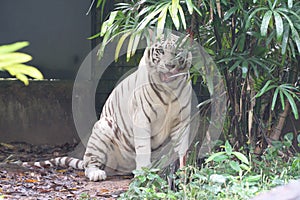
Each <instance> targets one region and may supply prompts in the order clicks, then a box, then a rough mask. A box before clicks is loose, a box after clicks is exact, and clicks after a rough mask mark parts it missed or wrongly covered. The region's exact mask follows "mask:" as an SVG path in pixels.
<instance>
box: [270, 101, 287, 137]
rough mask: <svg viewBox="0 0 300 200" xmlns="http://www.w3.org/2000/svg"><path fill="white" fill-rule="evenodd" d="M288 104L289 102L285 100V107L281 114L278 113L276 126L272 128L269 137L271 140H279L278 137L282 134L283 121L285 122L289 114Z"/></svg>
mask: <svg viewBox="0 0 300 200" xmlns="http://www.w3.org/2000/svg"><path fill="white" fill-rule="evenodd" d="M290 108H291V107H290V104H289V102H288V101H287V100H286V101H285V106H284V110H283V112H282V113H280V114H279V115H278V116H279V117H278V122H277V124H276V126H275V127H274V128H273V131H272V133H271V135H270V138H271V139H272V140H279V138H280V135H281V133H282V129H283V126H284V124H285V120H286V117H287V115H288V114H289V112H290Z"/></svg>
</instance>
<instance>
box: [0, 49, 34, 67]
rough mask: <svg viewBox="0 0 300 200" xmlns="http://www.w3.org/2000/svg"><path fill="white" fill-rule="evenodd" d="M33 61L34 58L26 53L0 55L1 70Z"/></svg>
mask: <svg viewBox="0 0 300 200" xmlns="http://www.w3.org/2000/svg"><path fill="white" fill-rule="evenodd" d="M31 59H32V57H31V56H30V55H28V54H25V53H18V52H16V53H7V54H0V70H1V68H3V67H5V66H8V65H13V64H16V63H25V62H28V61H30V60H31Z"/></svg>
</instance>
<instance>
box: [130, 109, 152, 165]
mask: <svg viewBox="0 0 300 200" xmlns="http://www.w3.org/2000/svg"><path fill="white" fill-rule="evenodd" d="M135 117H137V119H139V123H135V124H134V125H133V132H134V147H135V153H136V157H135V162H136V169H137V170H140V169H141V168H142V167H150V166H151V129H150V123H149V122H148V121H146V120H148V119H146V117H145V116H144V115H143V114H142V112H140V113H136V114H135Z"/></svg>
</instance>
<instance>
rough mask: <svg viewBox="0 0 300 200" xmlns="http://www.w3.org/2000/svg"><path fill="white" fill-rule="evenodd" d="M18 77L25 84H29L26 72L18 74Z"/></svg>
mask: <svg viewBox="0 0 300 200" xmlns="http://www.w3.org/2000/svg"><path fill="white" fill-rule="evenodd" d="M16 78H17V79H19V80H20V81H22V82H23V83H24V84H25V85H28V84H29V81H28V78H27V76H25V75H24V74H17V75H16Z"/></svg>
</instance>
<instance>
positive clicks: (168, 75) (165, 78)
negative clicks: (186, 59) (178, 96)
mask: <svg viewBox="0 0 300 200" xmlns="http://www.w3.org/2000/svg"><path fill="white" fill-rule="evenodd" d="M187 73H188V72H180V70H174V71H173V72H165V73H164V72H159V78H160V80H161V81H162V82H165V83H168V82H171V81H174V80H175V79H177V78H178V77H179V76H183V75H186V74H187Z"/></svg>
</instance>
